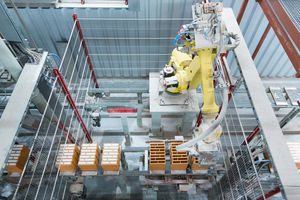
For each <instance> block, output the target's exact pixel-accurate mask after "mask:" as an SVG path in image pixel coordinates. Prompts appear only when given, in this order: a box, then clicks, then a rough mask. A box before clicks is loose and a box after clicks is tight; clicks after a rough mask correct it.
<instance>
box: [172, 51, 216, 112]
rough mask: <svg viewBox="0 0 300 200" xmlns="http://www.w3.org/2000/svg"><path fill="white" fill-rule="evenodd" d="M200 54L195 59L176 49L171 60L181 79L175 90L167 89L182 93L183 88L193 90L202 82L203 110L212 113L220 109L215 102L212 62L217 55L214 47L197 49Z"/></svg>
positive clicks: (178, 77)
mask: <svg viewBox="0 0 300 200" xmlns="http://www.w3.org/2000/svg"><path fill="white" fill-rule="evenodd" d="M197 53H198V56H195V57H194V59H192V58H191V56H190V55H189V54H186V53H182V52H180V51H178V50H177V49H174V50H173V52H172V56H171V59H170V62H169V66H172V64H174V65H175V67H176V71H177V73H176V76H177V79H178V81H179V85H178V87H177V88H176V89H175V90H174V88H173V90H169V89H167V91H169V92H172V93H181V92H182V90H193V89H196V88H197V86H198V85H199V84H200V83H202V91H203V102H204V105H203V107H202V112H204V113H205V114H212V113H216V112H218V111H219V107H218V106H217V104H216V102H215V94H214V86H213V68H212V63H213V60H214V58H215V56H216V54H215V53H213V49H212V48H210V49H202V50H197Z"/></svg>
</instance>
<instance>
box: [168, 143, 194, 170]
mask: <svg viewBox="0 0 300 200" xmlns="http://www.w3.org/2000/svg"><path fill="white" fill-rule="evenodd" d="M180 144H182V143H171V144H170V164H171V170H186V168H187V166H188V163H189V160H188V156H187V152H186V151H176V146H178V145H180Z"/></svg>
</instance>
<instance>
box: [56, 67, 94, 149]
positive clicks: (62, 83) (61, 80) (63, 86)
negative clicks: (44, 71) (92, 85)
mask: <svg viewBox="0 0 300 200" xmlns="http://www.w3.org/2000/svg"><path fill="white" fill-rule="evenodd" d="M53 73H54V75H55V76H56V77H57V81H58V83H59V85H60V87H61V89H62V91H63V93H64V94H65V95H66V97H67V101H68V102H69V104H70V106H71V108H72V110H73V111H74V114H75V116H76V118H77V120H78V121H79V124H80V126H81V128H82V129H83V132H84V134H85V136H86V137H87V139H88V141H89V142H90V143H93V140H92V138H91V135H90V133H89V131H88V129H87V128H86V126H85V124H84V122H83V119H82V117H81V115H80V113H79V111H78V109H77V107H76V105H75V102H74V100H73V98H72V95H71V94H70V92H69V90H68V87H67V85H66V83H65V81H64V78H63V76H62V75H61V73H60V71H59V69H53Z"/></svg>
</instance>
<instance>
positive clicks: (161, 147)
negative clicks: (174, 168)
mask: <svg viewBox="0 0 300 200" xmlns="http://www.w3.org/2000/svg"><path fill="white" fill-rule="evenodd" d="M149 166H150V170H165V167H166V153H165V144H164V143H150V161H149Z"/></svg>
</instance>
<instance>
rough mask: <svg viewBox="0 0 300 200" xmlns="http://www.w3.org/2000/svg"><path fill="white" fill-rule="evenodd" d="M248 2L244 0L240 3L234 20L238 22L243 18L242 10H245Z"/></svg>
mask: <svg viewBox="0 0 300 200" xmlns="http://www.w3.org/2000/svg"><path fill="white" fill-rule="evenodd" d="M248 2H249V0H244V1H243V3H242V5H241V8H240V11H239V14H238V16H237V18H236V21H237V23H238V24H240V23H241V21H242V18H243V15H244V12H245V10H246V7H247V4H248Z"/></svg>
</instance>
